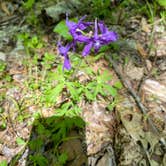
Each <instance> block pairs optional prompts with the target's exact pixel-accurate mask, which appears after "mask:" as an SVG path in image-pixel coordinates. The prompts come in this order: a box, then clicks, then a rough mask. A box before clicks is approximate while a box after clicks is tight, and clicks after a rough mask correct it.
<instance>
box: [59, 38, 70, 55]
mask: <svg viewBox="0 0 166 166" xmlns="http://www.w3.org/2000/svg"><path fill="white" fill-rule="evenodd" d="M72 46H73V43H68V44H67V45H66V46H62V44H61V42H60V41H58V50H59V54H60V55H62V56H66V55H67V53H68V51H69V50H70V48H71V47H72Z"/></svg>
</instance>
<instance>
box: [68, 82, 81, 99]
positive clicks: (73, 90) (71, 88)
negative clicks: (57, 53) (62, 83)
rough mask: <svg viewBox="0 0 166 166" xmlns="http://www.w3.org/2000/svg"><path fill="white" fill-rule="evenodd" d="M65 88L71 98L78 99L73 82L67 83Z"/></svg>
mask: <svg viewBox="0 0 166 166" xmlns="http://www.w3.org/2000/svg"><path fill="white" fill-rule="evenodd" d="M67 88H68V89H69V92H70V94H71V97H72V98H73V100H79V93H78V90H77V89H76V87H75V88H74V86H73V83H67Z"/></svg>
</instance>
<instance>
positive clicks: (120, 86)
mask: <svg viewBox="0 0 166 166" xmlns="http://www.w3.org/2000/svg"><path fill="white" fill-rule="evenodd" d="M114 87H115V88H117V89H122V88H123V85H122V83H121V82H120V81H117V82H115V84H114Z"/></svg>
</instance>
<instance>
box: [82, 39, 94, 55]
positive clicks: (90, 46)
mask: <svg viewBox="0 0 166 166" xmlns="http://www.w3.org/2000/svg"><path fill="white" fill-rule="evenodd" d="M92 46H93V42H90V43H88V44H87V45H86V46H85V47H84V49H83V51H82V56H87V55H88V54H89V53H90V50H91V48H92Z"/></svg>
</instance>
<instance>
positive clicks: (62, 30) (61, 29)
mask: <svg viewBox="0 0 166 166" xmlns="http://www.w3.org/2000/svg"><path fill="white" fill-rule="evenodd" d="M53 31H54V32H56V33H58V34H59V35H61V36H63V37H64V38H65V39H66V40H72V36H71V35H70V34H69V32H68V31H69V30H68V27H67V26H66V22H65V20H63V21H61V22H59V23H58V24H57V25H56V26H55V28H54V30H53Z"/></svg>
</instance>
